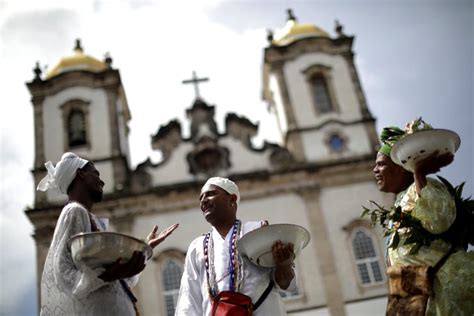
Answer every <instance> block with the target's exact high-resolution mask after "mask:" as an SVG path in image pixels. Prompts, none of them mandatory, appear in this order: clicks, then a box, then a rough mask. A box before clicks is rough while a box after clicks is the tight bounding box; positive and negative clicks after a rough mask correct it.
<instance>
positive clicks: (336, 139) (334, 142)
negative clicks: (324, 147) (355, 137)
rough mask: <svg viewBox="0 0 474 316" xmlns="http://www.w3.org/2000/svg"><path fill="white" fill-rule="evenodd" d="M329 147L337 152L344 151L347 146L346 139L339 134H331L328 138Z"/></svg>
mask: <svg viewBox="0 0 474 316" xmlns="http://www.w3.org/2000/svg"><path fill="white" fill-rule="evenodd" d="M328 143H329V147H330V148H331V149H332V150H333V151H335V152H338V153H340V152H342V151H343V150H344V148H345V145H346V141H345V139H344V138H343V137H341V136H340V135H339V134H331V136H329V139H328Z"/></svg>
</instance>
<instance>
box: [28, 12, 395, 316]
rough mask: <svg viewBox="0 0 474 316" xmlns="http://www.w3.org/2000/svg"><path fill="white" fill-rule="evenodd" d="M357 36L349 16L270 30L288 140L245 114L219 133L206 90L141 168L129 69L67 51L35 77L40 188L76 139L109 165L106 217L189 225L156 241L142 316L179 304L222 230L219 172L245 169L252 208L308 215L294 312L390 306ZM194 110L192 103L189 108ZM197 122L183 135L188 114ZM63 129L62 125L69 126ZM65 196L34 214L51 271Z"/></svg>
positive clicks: (290, 303)
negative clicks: (328, 24)
mask: <svg viewBox="0 0 474 316" xmlns="http://www.w3.org/2000/svg"><path fill="white" fill-rule="evenodd" d="M353 40H354V37H352V36H347V35H345V34H344V33H343V30H342V26H340V25H339V24H338V23H337V24H336V36H335V37H331V36H330V35H329V34H328V33H327V32H325V31H324V30H322V29H320V28H318V27H317V26H315V25H312V24H301V23H298V21H297V20H296V18H295V17H294V16H293V15H292V13H291V11H290V12H289V17H288V21H287V25H286V27H285V29H284V30H283V31H282V32H281V33H280V34H272V33H271V32H269V34H268V46H267V47H266V48H265V51H264V61H263V69H262V71H263V73H262V77H263V84H262V89H263V91H262V92H263V93H262V95H263V98H264V99H265V101H266V102H267V103H268V106H269V109H270V110H271V111H273V113H274V114H275V117H276V118H277V120H278V126H279V130H280V133H281V134H280V136H281V142H280V143H279V144H272V143H267V142H265V143H264V144H263V146H261V147H258V148H256V147H255V146H254V145H253V144H252V142H251V139H252V137H254V136H255V135H256V134H257V132H258V126H257V125H255V124H254V123H252V122H251V120H249V119H247V118H245V117H242V116H240V115H239V114H238V113H228V114H227V116H226V117H225V123H224V125H225V126H224V128H223V130H224V132H223V133H220V132H219V131H218V128H217V125H216V121H215V119H214V109H215V107H214V106H212V105H209V104H208V103H207V102H206V101H205V100H204V99H202V98H200V97H196V99H195V100H194V102H193V103H192V105H191V106H190V107H189V108H187V109H185V111H186V113H187V117H188V121H187V122H184V123H181V122H179V121H178V120H173V121H171V122H168V123H165V124H163V122H157V125H160V124H162V125H161V126H160V127H159V129H158V132H157V133H156V134H155V135H153V136H152V138H151V146H152V148H153V150H158V151H160V152H161V153H162V157H163V158H162V160H161V161H160V162H159V163H157V164H154V163H152V162H151V160H149V159H148V160H146V161H144V162H142V163H140V164H138V165H137V166H136V167H135V168H132V167H131V166H130V153H129V144H128V133H129V129H128V122H129V120H130V118H131V115H130V110H129V107H128V104H127V99H126V95H125V87H123V85H122V81H121V78H120V73H119V71H118V70H117V69H115V68H113V67H112V60H111V58H110V57H107V58H106V59H105V60H103V61H101V60H98V59H95V58H93V57H91V56H88V55H86V54H85V53H84V51H83V49H82V47H81V44H80V42H77V43H76V48H75V54H74V55H73V56H71V57H65V58H63V59H62V60H61V61H60V62H59V63H58V65H57V66H56V67H55V68H53V69H52V70H51V71H50V72H49V73H47V74H45V75H43V74H42V73H41V71H40V70H39V67H37V68H36V71H35V72H36V77H35V78H34V79H33V80H32V81H31V82H28V83H27V86H28V88H29V90H30V93H31V96H32V104H33V110H34V123H35V135H34V137H35V162H34V166H33V169H32V173H33V176H34V180H35V187H36V185H37V184H38V182H39V180H40V179H41V178H42V177H43V176H44V175H45V173H46V169H45V168H44V163H45V162H47V161H53V162H57V161H58V160H59V159H60V157H61V154H62V153H63V152H65V151H72V152H75V153H77V154H78V155H80V156H83V157H84V158H86V159H88V160H91V161H93V162H94V163H95V165H96V167H97V169H98V170H99V171H100V173H101V178H102V179H103V180H104V182H105V183H106V184H105V187H104V199H103V201H102V202H100V203H98V204H97V205H96V206H95V209H94V212H95V213H96V214H98V216H103V217H108V218H109V219H110V224H111V229H112V230H114V231H118V232H121V233H125V234H129V235H132V236H136V237H139V238H143V237H144V236H146V234H147V233H148V232H149V230H150V228H151V226H152V225H153V224H154V223H158V224H159V225H160V227H167V226H169V225H172V224H174V223H180V227H179V229H178V230H177V231H176V232H175V233H174V234H173V235H172V237H170V238H169V239H168V240H167V241H166V242H165V243H163V244H162V245H160V246H159V247H157V248H156V249H155V252H154V255H153V258H152V259H151V260H150V261H149V262H148V264H147V267H146V269H145V270H144V272H143V273H142V276H141V280H140V282H139V284H138V286H137V287H136V288H135V289H134V293H135V294H136V296H137V297H138V300H139V306H140V309H141V313H142V315H173V313H174V304H175V302H176V298H177V293H178V289H179V281H180V276H181V273H182V269H183V263H184V258H185V255H186V250H187V247H188V245H189V243H190V242H191V241H192V240H193V239H194V238H195V237H197V236H199V235H201V234H204V233H206V232H207V231H208V230H209V225H208V223H207V222H206V221H205V220H204V218H203V216H202V214H201V211H200V209H199V202H198V196H199V193H200V188H201V186H202V184H203V183H204V182H205V180H206V179H207V178H208V177H209V176H224V177H228V178H230V179H232V180H234V181H235V182H236V183H237V184H238V185H239V189H240V192H241V203H240V205H239V209H238V217H239V218H240V219H242V220H244V221H246V220H259V219H267V220H268V221H269V222H270V223H271V224H272V223H273V224H276V223H293V224H297V225H300V226H303V227H305V228H306V229H307V230H308V231H309V232H310V234H311V241H310V243H309V244H308V246H307V247H306V248H305V249H304V250H303V251H302V253H301V255H300V256H299V257H298V258H297V259H296V262H295V264H296V270H297V277H298V284H299V287H298V291H297V292H295V293H292V294H291V295H287V296H286V297H284V302H285V304H286V308H287V311H288V313H289V314H290V315H381V314H384V312H385V304H386V295H387V283H386V276H385V272H384V271H385V265H384V261H383V242H382V240H381V238H380V234H379V232H378V231H374V230H373V228H372V227H371V226H370V224H369V223H368V221H366V220H363V219H361V218H360V214H361V210H362V208H361V205H362V204H365V203H366V201H367V200H378V201H386V204H387V205H388V204H390V203H391V199H392V197H391V196H387V195H384V194H382V193H380V192H379V191H378V189H377V187H376V184H375V181H374V179H373V174H372V168H373V161H374V157H375V153H376V149H377V147H378V146H379V142H378V138H377V135H376V130H375V119H374V117H373V116H372V115H371V113H370V110H369V109H368V106H367V102H366V99H365V96H364V93H363V90H362V84H361V82H360V80H359V76H358V74H357V68H356V66H355V64H354V59H353V56H354V53H353V50H352V44H353ZM183 110H184V109H183ZM250 119H251V118H250ZM181 124H189V125H190V131H191V133H190V136H189V137H183V134H182V125H181ZM58 131H59V132H58ZM65 198H66V197H65V196H62V195H55V194H53V193H50V192H48V193H44V192H36V194H35V202H34V207H33V208H31V209H27V210H26V214H27V216H28V217H29V219H30V221H31V222H32V223H33V225H34V233H33V237H34V239H35V242H36V252H37V271H38V282H39V279H40V278H41V274H42V269H43V263H44V260H45V257H46V254H47V251H48V248H49V243H50V241H51V238H52V234H53V231H54V226H55V223H56V220H57V218H58V216H59V213H60V211H61V208H62V206H63V205H64V201H65Z"/></svg>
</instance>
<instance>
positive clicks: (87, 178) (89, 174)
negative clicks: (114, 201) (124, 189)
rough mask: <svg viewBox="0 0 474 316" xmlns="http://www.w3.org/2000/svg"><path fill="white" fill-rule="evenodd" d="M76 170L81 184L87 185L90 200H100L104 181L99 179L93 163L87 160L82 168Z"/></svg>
mask: <svg viewBox="0 0 474 316" xmlns="http://www.w3.org/2000/svg"><path fill="white" fill-rule="evenodd" d="M78 172H80V173H81V179H82V181H83V184H84V185H85V186H86V187H87V191H88V192H89V194H90V196H91V197H92V200H93V201H94V202H100V201H102V194H103V188H104V181H102V180H101V179H100V173H99V171H98V170H97V169H96V168H95V166H94V164H93V163H91V162H89V163H87V164H86V165H85V166H84V167H83V168H82V169H79V170H78Z"/></svg>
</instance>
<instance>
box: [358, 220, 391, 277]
mask: <svg viewBox="0 0 474 316" xmlns="http://www.w3.org/2000/svg"><path fill="white" fill-rule="evenodd" d="M351 246H352V252H353V257H354V260H355V266H356V272H357V274H358V278H359V282H360V283H361V285H363V286H367V285H373V284H378V283H381V282H384V274H383V273H382V265H381V262H380V259H379V256H378V254H377V251H376V248H375V246H374V238H373V237H372V233H370V232H369V231H368V230H366V229H365V228H357V229H355V230H354V231H353V233H352V238H351Z"/></svg>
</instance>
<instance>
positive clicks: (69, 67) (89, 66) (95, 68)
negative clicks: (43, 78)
mask: <svg viewBox="0 0 474 316" xmlns="http://www.w3.org/2000/svg"><path fill="white" fill-rule="evenodd" d="M106 68H107V64H106V63H105V62H102V61H100V60H98V59H95V58H94V57H91V56H88V55H86V54H84V51H83V49H82V46H81V41H80V40H76V47H75V48H74V55H73V56H68V57H64V58H62V59H61V60H60V61H59V63H58V64H57V65H56V66H54V67H53V69H51V70H50V71H49V72H48V74H47V79H51V78H52V77H55V76H58V75H60V74H62V73H65V72H68V71H74V70H86V71H91V72H100V71H103V70H105V69H106Z"/></svg>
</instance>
